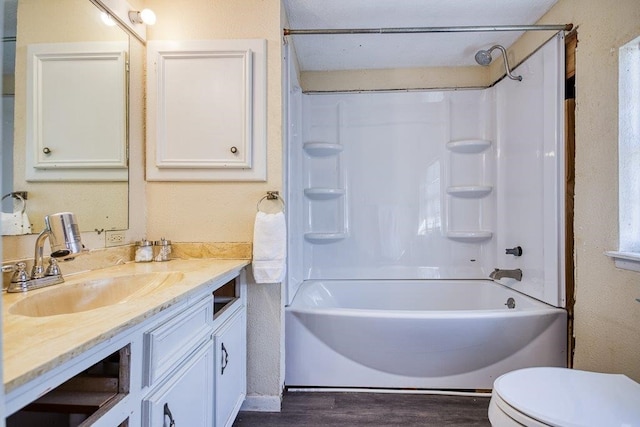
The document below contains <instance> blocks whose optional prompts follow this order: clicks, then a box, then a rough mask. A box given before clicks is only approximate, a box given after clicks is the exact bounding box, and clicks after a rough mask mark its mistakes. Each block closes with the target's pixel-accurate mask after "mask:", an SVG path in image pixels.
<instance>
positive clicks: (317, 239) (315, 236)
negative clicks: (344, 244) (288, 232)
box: [304, 233, 347, 243]
mask: <svg viewBox="0 0 640 427" xmlns="http://www.w3.org/2000/svg"><path fill="white" fill-rule="evenodd" d="M346 237H347V233H305V235H304V238H305V240H306V241H307V242H310V243H333V242H338V241H340V240H343V239H345V238H346Z"/></svg>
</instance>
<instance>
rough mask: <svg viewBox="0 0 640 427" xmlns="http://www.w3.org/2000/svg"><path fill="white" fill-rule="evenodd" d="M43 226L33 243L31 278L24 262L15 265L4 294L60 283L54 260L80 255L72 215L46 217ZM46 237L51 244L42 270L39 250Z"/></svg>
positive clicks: (78, 236) (80, 246)
mask: <svg viewBox="0 0 640 427" xmlns="http://www.w3.org/2000/svg"><path fill="white" fill-rule="evenodd" d="M44 223H45V228H44V230H42V232H41V233H40V234H39V235H38V238H37V239H36V244H35V251H34V256H33V268H32V269H31V276H29V275H28V274H27V272H26V264H25V263H24V262H19V263H17V264H16V265H15V267H14V268H13V270H14V273H13V277H12V278H11V284H10V285H9V288H8V289H7V292H25V291H28V290H31V289H38V288H43V287H45V286H51V285H55V284H58V283H62V282H64V279H63V278H62V273H61V272H60V267H59V266H58V263H57V261H56V258H62V259H64V260H69V259H73V258H75V257H76V256H78V255H80V254H82V253H83V252H84V246H83V245H82V241H81V240H80V229H79V228H78V223H77V222H76V218H75V215H74V214H73V213H71V212H61V213H57V214H52V215H47V216H45V217H44ZM47 237H48V238H49V243H50V244H51V258H50V259H49V266H48V267H47V269H46V270H45V268H44V254H43V248H44V241H45V240H46V239H47Z"/></svg>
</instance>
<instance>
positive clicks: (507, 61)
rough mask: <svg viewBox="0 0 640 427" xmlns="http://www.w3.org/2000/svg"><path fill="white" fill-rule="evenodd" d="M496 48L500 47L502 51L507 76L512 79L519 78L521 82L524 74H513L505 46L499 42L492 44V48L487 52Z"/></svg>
mask: <svg viewBox="0 0 640 427" xmlns="http://www.w3.org/2000/svg"><path fill="white" fill-rule="evenodd" d="M495 49H499V50H500V52H502V58H503V59H504V69H505V71H506V72H507V77H509V78H510V79H511V80H518V81H519V82H520V81H522V76H514V75H513V74H511V70H510V69H509V60H508V59H507V50H506V49H505V48H504V47H502V46H500V45H499V44H497V45H495V46H491V48H490V49H489V50H488V51H487V52H489V54H491V52H492V51H493V50H495Z"/></svg>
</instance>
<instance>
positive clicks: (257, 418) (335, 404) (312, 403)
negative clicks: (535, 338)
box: [233, 392, 491, 427]
mask: <svg viewBox="0 0 640 427" xmlns="http://www.w3.org/2000/svg"><path fill="white" fill-rule="evenodd" d="M488 408H489V398H488V397H467V396H442V395H423V394H387V393H327V392H320V393H308V392H286V393H285V394H284V399H283V401H282V412H278V413H274V412H240V413H239V414H238V417H237V418H236V421H235V423H234V424H233V426H234V427H258V426H260V427H271V426H318V427H332V426H341V427H352V426H354V427H355V426H367V427H374V426H375V427H383V426H384V427H392V426H402V427H409V426H461V427H462V426H464V427H472V426H490V425H491V424H490V423H489V418H488V416H487V410H488Z"/></svg>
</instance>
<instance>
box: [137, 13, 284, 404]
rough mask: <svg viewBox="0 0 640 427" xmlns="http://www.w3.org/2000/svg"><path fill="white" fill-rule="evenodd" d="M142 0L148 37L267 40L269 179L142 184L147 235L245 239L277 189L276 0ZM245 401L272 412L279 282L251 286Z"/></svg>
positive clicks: (277, 383) (278, 380)
mask: <svg viewBox="0 0 640 427" xmlns="http://www.w3.org/2000/svg"><path fill="white" fill-rule="evenodd" d="M185 3H186V2H179V1H174V0H148V1H147V2H146V5H147V7H150V8H152V9H153V10H154V11H155V12H156V15H157V17H158V22H157V24H156V25H154V26H153V27H151V28H149V29H148V33H147V38H148V40H200V39H226V38H261V39H267V79H268V80H267V113H268V116H267V146H268V149H267V151H268V153H267V156H268V157H267V181H266V182H248V183H239V182H209V183H203V182H199V183H190V182H148V183H147V184H146V193H147V198H146V201H147V212H148V214H147V237H148V238H150V239H159V238H160V237H161V236H164V237H166V238H167V239H171V240H174V241H180V242H207V241H213V242H249V241H251V240H252V239H253V221H254V218H255V214H256V203H257V202H258V200H259V199H260V198H261V197H262V196H263V195H264V194H265V193H266V191H267V190H279V191H282V175H283V172H282V169H283V165H282V94H281V92H282V83H281V74H282V73H281V69H282V65H281V61H282V60H281V56H282V54H281V52H282V47H281V44H282V35H281V28H282V25H281V19H282V18H281V7H280V1H279V0H243V1H237V0H216V1H212V0H190V1H189V2H188V5H187V4H185ZM248 298H249V301H248V304H249V307H248V308H249V310H248V325H249V327H248V394H249V398H248V404H249V405H252V406H256V407H260V406H261V407H262V408H265V407H266V408H267V409H278V408H279V405H280V402H279V395H280V391H281V387H282V384H283V381H284V378H283V375H284V372H283V371H282V369H281V365H280V363H281V360H282V359H283V358H284V354H283V352H282V340H283V333H282V331H283V328H284V324H283V321H282V316H283V304H282V294H281V287H280V285H256V284H251V283H250V284H249V295H248Z"/></svg>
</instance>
